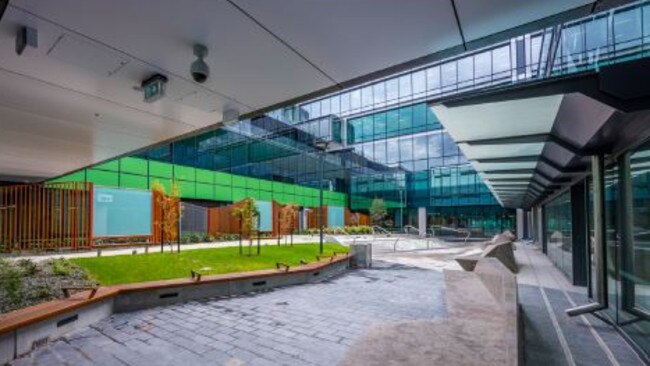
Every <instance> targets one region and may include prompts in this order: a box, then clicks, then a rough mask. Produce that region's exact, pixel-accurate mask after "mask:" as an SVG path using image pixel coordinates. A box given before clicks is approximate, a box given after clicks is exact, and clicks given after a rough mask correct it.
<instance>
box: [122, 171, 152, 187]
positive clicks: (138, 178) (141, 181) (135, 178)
mask: <svg viewBox="0 0 650 366" xmlns="http://www.w3.org/2000/svg"><path fill="white" fill-rule="evenodd" d="M120 187H122V188H136V189H147V177H145V176H142V175H134V174H125V173H121V174H120Z"/></svg>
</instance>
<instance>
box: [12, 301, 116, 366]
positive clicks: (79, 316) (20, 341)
mask: <svg viewBox="0 0 650 366" xmlns="http://www.w3.org/2000/svg"><path fill="white" fill-rule="evenodd" d="M111 314H113V299H112V298H107V299H104V300H102V301H99V302H94V303H91V304H89V305H88V306H85V307H82V308H78V309H75V310H72V311H68V312H64V313H61V314H58V315H55V316H52V317H50V318H48V319H45V320H42V321H40V322H37V323H34V324H30V325H26V326H24V327H21V328H18V329H15V330H13V331H12V332H9V333H5V334H2V335H0V363H5V362H9V361H11V360H13V359H14V358H16V357H20V356H22V355H24V354H26V353H29V352H31V351H33V350H34V349H36V348H38V347H41V346H43V345H46V344H47V343H48V342H49V341H51V340H53V339H57V338H59V337H61V336H62V335H64V334H66V333H69V332H73V331H75V330H77V329H80V328H82V327H85V326H88V325H90V324H93V323H96V322H98V321H100V320H102V319H104V318H107V317H109V316H111Z"/></svg>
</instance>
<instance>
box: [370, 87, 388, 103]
mask: <svg viewBox="0 0 650 366" xmlns="http://www.w3.org/2000/svg"><path fill="white" fill-rule="evenodd" d="M372 94H373V97H374V103H375V106H376V107H382V106H383V105H384V104H385V102H386V84H385V83H383V82H380V83H377V84H375V85H373V87H372Z"/></svg>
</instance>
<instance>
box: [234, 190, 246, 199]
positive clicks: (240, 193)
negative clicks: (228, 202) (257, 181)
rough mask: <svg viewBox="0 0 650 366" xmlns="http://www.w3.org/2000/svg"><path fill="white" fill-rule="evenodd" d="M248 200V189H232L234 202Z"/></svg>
mask: <svg viewBox="0 0 650 366" xmlns="http://www.w3.org/2000/svg"><path fill="white" fill-rule="evenodd" d="M244 198H246V189H244V188H233V189H232V200H233V201H234V202H237V201H241V200H243V199H244Z"/></svg>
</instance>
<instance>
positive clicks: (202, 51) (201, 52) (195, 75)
mask: <svg viewBox="0 0 650 366" xmlns="http://www.w3.org/2000/svg"><path fill="white" fill-rule="evenodd" d="M207 55H208V48H207V47H205V46H204V45H202V44H195V45H194V56H196V57H197V60H196V61H194V62H192V66H190V73H192V79H194V81H196V82H197V83H201V84H202V83H204V82H205V81H206V80H208V77H209V76H210V67H209V66H208V64H206V63H205V61H203V59H204V58H205V57H206V56H207Z"/></svg>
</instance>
